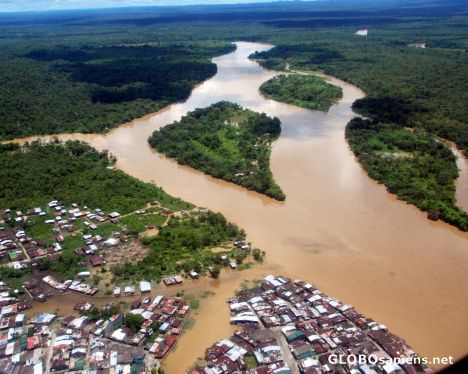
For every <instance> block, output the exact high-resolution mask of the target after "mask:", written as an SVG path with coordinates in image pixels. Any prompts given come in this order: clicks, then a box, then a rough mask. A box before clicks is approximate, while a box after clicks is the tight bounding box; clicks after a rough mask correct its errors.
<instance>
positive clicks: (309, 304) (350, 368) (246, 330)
mask: <svg viewBox="0 0 468 374" xmlns="http://www.w3.org/2000/svg"><path fill="white" fill-rule="evenodd" d="M228 303H229V309H230V312H231V324H235V325H241V326H242V327H243V330H241V331H237V332H236V333H235V334H234V336H232V337H231V338H230V339H227V340H222V341H220V342H217V343H216V344H214V345H213V346H212V347H210V348H208V349H207V350H206V355H205V360H206V365H205V366H203V367H198V368H196V369H195V370H194V371H193V373H196V374H227V373H237V372H246V373H258V374H260V373H262V374H263V373H265V374H266V373H275V374H278V373H307V374H310V373H333V372H349V373H356V374H358V373H364V374H367V373H385V374H391V373H418V372H425V371H426V370H427V367H424V366H421V365H418V364H413V363H411V362H412V361H411V359H412V358H414V357H415V355H416V354H415V352H414V351H413V350H412V349H411V348H410V347H409V346H408V345H407V344H406V343H405V342H404V341H403V340H402V339H400V338H399V337H397V336H395V335H393V334H391V333H390V332H388V330H387V328H386V327H385V326H384V325H382V324H378V323H377V322H375V321H374V320H372V319H370V318H368V317H366V316H364V315H362V314H360V313H359V312H357V311H356V310H355V309H354V308H353V307H352V306H351V305H346V304H343V303H342V302H340V301H339V300H337V299H335V298H332V297H330V296H327V295H325V294H324V293H323V292H321V291H320V290H318V289H317V288H316V287H314V286H313V285H311V284H310V283H305V282H303V281H300V280H295V281H292V280H290V279H287V278H283V277H277V276H272V275H269V276H267V277H265V278H264V280H263V282H262V283H261V285H260V286H258V287H256V288H253V289H251V290H248V291H243V292H241V293H240V295H239V297H237V298H233V299H230V300H229V301H228ZM350 355H351V356H353V355H354V356H355V357H359V356H362V357H366V358H369V357H370V356H373V358H376V359H375V360H367V361H366V362H365V363H358V362H356V361H353V360H348V359H347V357H348V356H350ZM337 357H339V359H335V358H337ZM392 359H399V360H400V361H401V362H404V363H400V364H396V363H395V360H392ZM405 361H406V362H405ZM416 361H417V360H416Z"/></svg>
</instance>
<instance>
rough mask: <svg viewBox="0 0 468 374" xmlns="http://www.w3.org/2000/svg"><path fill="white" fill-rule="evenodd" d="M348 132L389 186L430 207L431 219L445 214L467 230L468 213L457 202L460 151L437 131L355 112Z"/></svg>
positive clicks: (371, 171) (364, 160)
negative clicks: (456, 152)
mask: <svg viewBox="0 0 468 374" xmlns="http://www.w3.org/2000/svg"><path fill="white" fill-rule="evenodd" d="M346 137H347V139H348V141H349V143H350V145H351V149H352V150H353V152H354V153H355V154H356V156H357V157H358V159H359V161H360V163H361V164H362V166H363V167H364V169H365V170H366V171H367V173H368V174H369V175H370V176H371V177H372V178H374V179H376V180H378V181H379V182H380V183H383V184H385V186H386V187H387V189H388V191H389V192H391V193H394V194H396V195H397V196H398V197H399V198H400V199H402V200H405V201H407V202H409V203H411V204H414V205H416V206H417V207H418V208H420V209H422V210H423V211H425V212H427V214H428V218H430V219H432V220H437V219H439V218H440V219H442V220H444V221H446V222H448V223H450V224H452V225H454V226H457V227H458V228H459V229H461V230H463V231H467V230H468V213H466V212H464V211H462V210H461V209H460V208H458V207H457V206H456V200H455V184H454V179H455V178H456V177H457V176H458V169H457V166H456V163H455V162H454V161H455V156H454V155H453V153H452V151H451V150H450V149H448V148H447V147H446V146H444V145H443V144H442V143H440V142H439V141H437V140H436V139H435V138H434V136H432V135H430V134H428V133H425V132H423V131H421V130H418V129H416V130H414V131H411V130H409V129H405V128H404V127H402V126H399V125H396V124H387V123H382V122H377V121H375V120H369V119H362V118H355V119H353V120H352V121H351V122H350V123H349V124H348V126H347V128H346Z"/></svg>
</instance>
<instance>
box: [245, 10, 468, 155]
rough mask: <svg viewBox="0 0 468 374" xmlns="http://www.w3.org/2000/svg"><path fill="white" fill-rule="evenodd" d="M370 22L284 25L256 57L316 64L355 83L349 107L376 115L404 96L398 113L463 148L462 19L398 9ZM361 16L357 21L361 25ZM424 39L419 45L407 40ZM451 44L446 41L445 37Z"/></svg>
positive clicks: (272, 62)
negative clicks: (357, 92)
mask: <svg viewBox="0 0 468 374" xmlns="http://www.w3.org/2000/svg"><path fill="white" fill-rule="evenodd" d="M400 22H401V23H398V20H395V21H394V23H393V24H392V25H380V26H378V27H373V28H372V29H371V30H370V31H369V35H368V36H367V37H360V36H357V35H354V32H355V30H356V29H355V28H342V29H338V28H336V29H326V30H320V29H313V30H306V29H305V28H304V29H300V30H285V29H283V33H282V34H281V35H279V36H275V37H274V38H270V40H271V41H272V42H273V43H275V44H276V45H277V47H275V48H273V49H271V50H269V51H267V52H261V53H256V54H254V55H253V56H252V58H255V59H257V60H258V61H259V62H260V63H261V64H262V65H264V66H266V67H269V68H274V69H279V70H284V69H285V67H286V64H287V63H288V64H289V65H290V69H291V70H309V71H323V72H325V73H327V74H330V75H333V76H336V77H338V78H341V79H343V80H345V81H348V82H350V83H352V84H355V85H357V86H358V87H360V88H362V89H363V90H364V91H365V92H366V94H367V97H366V98H364V99H361V100H358V101H357V102H356V104H355V108H356V110H358V111H359V112H360V113H362V114H365V115H372V117H373V118H377V119H378V120H380V121H383V120H384V119H383V118H382V117H380V116H379V112H381V106H382V105H384V106H388V105H389V103H390V105H394V104H395V103H396V104H399V103H400V104H401V103H404V104H403V106H404V107H403V108H399V109H400V110H401V112H402V113H401V114H402V116H400V120H401V121H402V122H404V124H405V125H406V126H411V127H416V128H423V129H425V130H427V131H429V132H431V133H434V134H436V135H438V136H440V137H442V138H447V139H449V140H452V141H454V142H455V143H456V144H457V145H458V147H460V148H461V149H462V150H464V151H465V152H467V151H468V120H467V118H468V106H467V105H465V103H466V102H467V100H468V93H467V90H466V85H467V84H468V78H467V77H468V56H467V54H466V52H465V50H464V48H466V47H467V45H466V38H464V37H463V36H462V35H464V33H466V27H467V24H468V19H467V18H466V17H461V18H458V19H451V18H445V19H440V20H439V21H438V22H437V23H434V22H431V21H430V20H429V19H426V18H422V19H419V20H417V19H414V18H413V19H407V18H405V17H401V19H400ZM364 25H366V23H364V22H363V26H364ZM418 40H419V41H420V40H424V41H425V42H426V43H427V48H426V49H421V48H414V47H409V46H408V45H409V44H410V43H414V42H415V41H418ZM450 44H452V45H450Z"/></svg>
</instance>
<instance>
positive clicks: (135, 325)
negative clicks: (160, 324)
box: [124, 313, 145, 333]
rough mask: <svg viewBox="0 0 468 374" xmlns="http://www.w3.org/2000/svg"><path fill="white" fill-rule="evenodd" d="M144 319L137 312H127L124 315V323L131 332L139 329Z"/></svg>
mask: <svg viewBox="0 0 468 374" xmlns="http://www.w3.org/2000/svg"><path fill="white" fill-rule="evenodd" d="M144 322H145V319H144V318H143V317H142V316H141V315H139V314H132V313H127V314H126V315H125V316H124V325H125V327H128V328H129V329H130V330H131V331H132V332H133V333H137V332H138V331H140V328H141V325H142V324H143V323H144Z"/></svg>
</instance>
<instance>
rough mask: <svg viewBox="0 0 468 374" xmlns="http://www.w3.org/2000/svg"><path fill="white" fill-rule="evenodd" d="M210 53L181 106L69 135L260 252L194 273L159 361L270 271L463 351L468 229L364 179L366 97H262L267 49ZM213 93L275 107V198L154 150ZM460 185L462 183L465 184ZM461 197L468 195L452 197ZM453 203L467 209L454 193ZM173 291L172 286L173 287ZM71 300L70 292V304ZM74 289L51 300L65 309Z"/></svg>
mask: <svg viewBox="0 0 468 374" xmlns="http://www.w3.org/2000/svg"><path fill="white" fill-rule="evenodd" d="M237 47H238V48H237V50H236V51H235V52H233V53H230V54H228V55H224V56H221V57H217V58H215V59H214V62H215V63H216V64H217V65H218V73H217V74H216V75H215V76H214V77H213V78H212V79H210V80H208V81H206V82H204V83H202V84H201V85H199V86H197V87H196V88H195V89H194V91H193V93H192V95H191V97H190V98H189V99H188V100H187V101H186V102H184V103H180V104H175V105H171V106H169V107H168V108H166V109H164V110H162V111H160V112H158V113H155V114H152V115H149V116H146V117H144V118H141V119H137V120H134V121H132V122H130V123H128V124H125V125H123V126H121V127H119V128H117V129H115V130H113V131H111V132H109V133H108V134H105V135H82V134H72V135H63V136H60V138H61V139H80V140H84V141H87V142H89V143H90V144H91V145H92V146H94V147H96V148H98V149H100V150H103V149H107V150H109V151H110V152H111V153H113V154H114V155H116V156H117V158H118V162H117V167H119V168H121V169H122V170H124V171H126V172H127V173H129V174H131V175H133V176H135V177H137V178H140V179H142V180H145V181H148V182H149V181H154V182H155V183H156V184H158V185H159V186H161V187H163V188H164V189H165V190H166V191H167V192H168V193H169V194H171V195H174V196H179V197H181V198H183V199H184V200H187V201H190V202H192V203H194V204H197V205H199V206H204V207H208V208H209V209H212V210H214V211H219V212H222V213H223V214H224V215H225V216H226V217H227V218H228V219H229V220H231V221H232V222H235V223H237V224H238V225H239V226H241V227H242V228H244V229H245V230H246V232H247V234H248V240H249V241H252V242H253V244H254V246H256V247H259V248H261V249H263V250H265V251H266V252H267V256H266V260H265V263H264V264H263V265H261V266H257V267H255V268H253V269H250V270H246V271H242V272H232V271H223V272H222V274H221V280H217V281H215V280H209V279H204V280H199V281H196V282H189V283H188V284H187V285H186V286H185V287H187V288H189V291H190V292H195V293H196V292H202V291H203V290H206V289H212V290H214V292H216V294H215V295H214V296H212V297H209V298H207V299H203V300H202V306H201V308H200V310H199V311H197V313H198V315H196V314H195V313H194V314H193V316H194V317H195V319H196V323H195V325H194V326H193V328H192V329H190V330H189V331H188V332H186V333H185V335H184V337H183V338H182V339H181V340H180V341H179V343H178V346H177V349H176V351H175V353H172V354H170V355H169V356H168V358H167V359H166V361H165V368H166V372H167V373H171V374H172V373H174V374H179V373H183V372H184V371H185V369H186V368H187V367H188V366H190V365H191V364H192V363H193V362H194V361H195V359H196V358H197V357H202V356H203V354H204V349H205V348H206V347H207V346H208V345H210V344H212V343H213V342H214V341H215V340H217V339H220V338H223V337H227V336H229V334H230V333H231V332H232V327H231V326H229V322H228V313H227V308H226V304H225V300H226V298H227V297H229V296H231V295H232V294H233V292H234V291H235V289H236V288H237V287H239V284H240V283H241V282H242V280H243V279H254V278H258V277H260V276H262V275H265V274H268V273H272V272H274V273H277V274H284V275H286V276H290V277H292V278H301V279H304V280H307V281H310V282H312V283H314V284H315V285H316V286H318V287H319V288H321V289H322V290H323V291H324V292H326V293H328V294H330V295H332V296H335V297H337V298H339V299H341V300H342V301H343V302H346V303H350V304H352V305H354V306H355V307H356V308H357V309H358V310H359V311H361V312H363V313H364V314H366V315H368V316H369V317H372V318H374V319H376V320H377V321H379V322H381V323H384V324H386V325H387V326H388V327H389V329H390V330H391V331H392V332H394V333H396V334H397V335H399V336H401V337H403V338H404V339H406V340H407V342H408V343H409V344H410V345H412V346H413V347H414V348H415V350H416V351H417V352H419V353H420V354H422V355H425V356H428V357H433V356H445V355H447V356H448V355H452V356H454V357H461V356H463V355H464V354H466V353H467V352H468V281H467V274H468V240H467V239H468V235H467V234H466V233H462V232H460V231H458V230H457V229H454V228H453V227H451V226H449V225H447V224H445V223H442V222H432V221H429V220H428V219H427V218H426V215H425V214H424V213H422V212H420V211H419V210H418V209H416V208H415V207H413V206H411V205H408V204H406V203H404V202H402V201H399V200H397V199H396V198H395V197H394V196H393V195H390V194H389V193H387V192H386V189H385V187H384V186H382V185H379V184H377V183H375V182H374V181H372V180H371V179H370V178H368V177H367V175H366V174H365V172H364V171H363V170H362V169H361V167H360V166H359V164H358V163H357V161H356V159H355V158H354V156H353V154H352V152H351V151H350V150H349V147H348V145H347V143H346V141H345V139H344V128H345V125H346V123H347V122H348V121H349V120H350V119H351V118H352V117H353V113H352V111H351V104H352V103H353V101H355V100H356V99H359V98H361V97H363V96H364V93H363V92H362V91H361V90H359V89H358V88H356V87H354V86H352V85H350V84H347V83H345V82H343V81H340V80H337V79H335V78H331V77H330V78H329V79H330V82H331V83H333V84H336V85H339V86H341V87H342V89H343V99H342V100H340V101H339V103H337V104H335V105H333V106H332V107H331V108H330V110H329V111H328V112H327V113H322V112H316V111H309V110H305V109H300V108H296V107H294V106H291V105H287V104H282V103H278V102H275V101H272V100H267V99H265V98H264V97H262V96H261V95H260V94H259V92H258V87H259V86H260V85H261V83H263V82H264V81H266V80H268V79H270V78H271V77H273V76H274V75H275V74H276V73H275V72H272V71H268V70H265V69H263V68H261V67H260V66H259V65H258V64H257V63H255V62H253V61H249V60H248V58H247V57H248V56H249V54H251V53H252V52H254V51H257V50H258V51H261V50H267V49H269V48H271V46H268V45H264V44H254V43H244V42H239V43H237ZM220 100H229V101H232V102H236V103H238V104H240V105H242V106H244V107H247V108H249V109H252V110H255V111H257V112H266V113H267V114H268V115H270V116H278V117H279V118H280V119H281V123H282V134H281V137H280V139H279V140H278V141H276V142H275V143H274V144H273V150H272V157H271V168H272V171H273V175H274V177H275V178H276V181H277V182H278V184H279V185H280V186H281V188H282V189H283V191H284V192H285V194H286V196H287V198H286V201H285V202H277V201H274V200H272V199H269V198H266V197H264V196H262V195H260V194H257V193H254V192H249V191H246V190H244V189H242V188H240V187H237V186H235V185H233V184H230V183H227V182H224V181H221V180H216V179H214V178H211V177H209V176H206V175H204V174H202V173H200V172H197V171H195V170H192V169H190V168H188V167H184V166H180V165H177V164H176V163H175V162H173V161H171V160H168V159H166V158H165V157H163V156H161V155H159V154H157V153H156V152H154V151H153V150H152V149H151V148H150V147H149V146H148V144H147V138H148V137H149V136H150V134H151V133H152V132H153V131H154V130H156V129H158V128H160V127H161V126H164V125H166V124H169V123H171V122H173V121H176V120H179V119H180V117H181V116H182V115H184V114H185V113H187V112H188V111H190V110H193V109H195V108H197V107H206V106H208V105H210V104H212V103H215V102H218V101H220ZM465 189H466V186H465ZM457 196H458V197H459V198H460V196H462V198H463V199H467V196H466V194H464V195H463V194H462V195H457ZM461 205H462V206H466V201H463V202H462V204H461ZM172 292H173V291H172ZM68 299H71V300H69V301H67V300H68ZM72 301H73V303H75V302H76V297H69V298H67V297H63V298H62V299H57V298H55V299H52V300H51V301H48V302H47V303H46V304H43V306H41V308H49V309H54V304H53V303H58V305H59V306H61V307H62V308H63V307H64V304H67V305H68V307H69V306H70V305H71V302H72Z"/></svg>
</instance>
